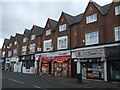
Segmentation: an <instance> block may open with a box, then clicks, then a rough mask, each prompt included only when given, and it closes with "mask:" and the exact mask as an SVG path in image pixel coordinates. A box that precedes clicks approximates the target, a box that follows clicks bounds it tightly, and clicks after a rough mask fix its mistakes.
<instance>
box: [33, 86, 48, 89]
mask: <svg viewBox="0 0 120 90" xmlns="http://www.w3.org/2000/svg"><path fill="white" fill-rule="evenodd" d="M33 87H34V88H40V89H42V90H48V89H45V88H42V87H39V86H33Z"/></svg>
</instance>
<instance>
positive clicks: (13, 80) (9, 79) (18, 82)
mask: <svg viewBox="0 0 120 90" xmlns="http://www.w3.org/2000/svg"><path fill="white" fill-rule="evenodd" d="M9 80H10V81H13V82H17V83H21V84H24V82H21V81H17V80H14V79H9Z"/></svg>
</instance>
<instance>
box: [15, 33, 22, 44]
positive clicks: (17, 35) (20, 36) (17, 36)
mask: <svg viewBox="0 0 120 90" xmlns="http://www.w3.org/2000/svg"><path fill="white" fill-rule="evenodd" d="M22 37H23V35H22V34H19V33H16V39H17V41H18V42H19V41H22Z"/></svg>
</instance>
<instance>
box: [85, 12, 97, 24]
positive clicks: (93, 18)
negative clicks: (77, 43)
mask: <svg viewBox="0 0 120 90" xmlns="http://www.w3.org/2000/svg"><path fill="white" fill-rule="evenodd" d="M95 21H97V14H92V15H90V16H87V17H86V23H87V24H88V23H92V22H95Z"/></svg>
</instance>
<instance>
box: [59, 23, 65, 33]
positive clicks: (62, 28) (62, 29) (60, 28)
mask: <svg viewBox="0 0 120 90" xmlns="http://www.w3.org/2000/svg"><path fill="white" fill-rule="evenodd" d="M65 30H66V24H63V25H60V26H59V31H60V32H61V31H65Z"/></svg>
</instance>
